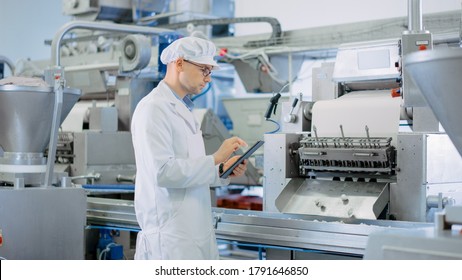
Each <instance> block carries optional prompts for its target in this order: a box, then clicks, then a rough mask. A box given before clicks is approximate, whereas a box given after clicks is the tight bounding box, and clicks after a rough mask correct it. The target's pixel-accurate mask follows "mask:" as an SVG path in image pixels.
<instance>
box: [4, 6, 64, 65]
mask: <svg viewBox="0 0 462 280" xmlns="http://www.w3.org/2000/svg"><path fill="white" fill-rule="evenodd" d="M61 10H62V4H61V0H0V38H1V40H0V42H1V43H0V55H4V56H6V57H8V58H9V59H11V60H12V61H13V62H14V63H16V62H17V61H18V60H19V59H26V58H30V59H32V60H41V59H49V58H50V57H51V47H50V46H47V45H45V44H44V41H45V40H51V39H53V37H54V35H55V33H56V31H57V30H58V29H59V28H60V27H61V26H62V25H63V24H65V23H66V22H68V21H69V20H70V17H67V16H64V15H62V12H61Z"/></svg>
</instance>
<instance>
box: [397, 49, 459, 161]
mask: <svg viewBox="0 0 462 280" xmlns="http://www.w3.org/2000/svg"><path fill="white" fill-rule="evenodd" d="M404 65H405V68H404V69H405V71H407V72H408V73H409V75H410V76H411V78H412V79H413V80H414V82H415V84H416V85H417V87H419V89H420V91H421V92H422V94H423V96H424V98H425V99H426V100H427V103H428V105H429V106H430V108H431V109H432V110H433V112H434V113H435V116H436V117H437V118H438V120H439V121H440V122H441V125H442V126H443V128H444V129H445V130H446V133H447V134H448V136H449V138H451V140H452V142H453V143H454V145H455V146H456V148H457V150H458V151H459V153H460V154H461V155H462V125H461V122H462V48H454V49H451V48H446V49H435V50H429V51H419V52H415V53H411V54H409V55H407V56H406V58H405V60H404Z"/></svg>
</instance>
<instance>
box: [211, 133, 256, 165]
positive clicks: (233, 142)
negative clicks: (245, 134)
mask: <svg viewBox="0 0 462 280" xmlns="http://www.w3.org/2000/svg"><path fill="white" fill-rule="evenodd" d="M247 146H248V145H247V143H246V142H245V141H244V140H242V139H241V138H239V137H236V136H234V137H231V138H228V139H226V140H225V141H223V143H222V144H221V146H220V148H219V149H218V151H216V152H215V153H214V154H213V158H214V159H215V165H217V164H220V163H222V162H225V161H227V160H228V159H229V157H230V156H231V155H232V154H233V153H234V152H235V151H237V150H238V149H239V148H240V147H247Z"/></svg>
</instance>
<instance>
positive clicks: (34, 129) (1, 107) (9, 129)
mask: <svg viewBox="0 0 462 280" xmlns="http://www.w3.org/2000/svg"><path fill="white" fill-rule="evenodd" d="M79 96H80V91H79V90H77V89H70V88H66V89H64V96H63V101H64V102H63V108H62V114H61V122H62V121H63V120H64V119H65V118H66V116H67V114H68V113H69V111H70V110H71V108H72V107H73V106H74V104H75V102H77V100H78V98H79ZM54 97H55V94H54V92H53V89H52V88H51V87H32V86H15V85H4V86H0V131H2V133H1V134H0V145H1V146H2V148H3V150H4V151H6V152H16V153H42V152H44V150H45V148H46V146H47V145H48V142H49V140H50V131H51V123H52V118H53V107H54Z"/></svg>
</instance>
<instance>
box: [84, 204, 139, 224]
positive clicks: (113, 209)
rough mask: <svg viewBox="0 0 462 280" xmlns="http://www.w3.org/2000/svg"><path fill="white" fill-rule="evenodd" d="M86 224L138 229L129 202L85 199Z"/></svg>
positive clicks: (132, 207) (133, 209) (132, 205)
mask: <svg viewBox="0 0 462 280" xmlns="http://www.w3.org/2000/svg"><path fill="white" fill-rule="evenodd" d="M87 223H88V224H90V225H106V226H116V227H124V228H133V229H139V225H138V222H137V221H136V216H135V208H134V202H133V201H131V200H121V199H110V198H98V197H87Z"/></svg>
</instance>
